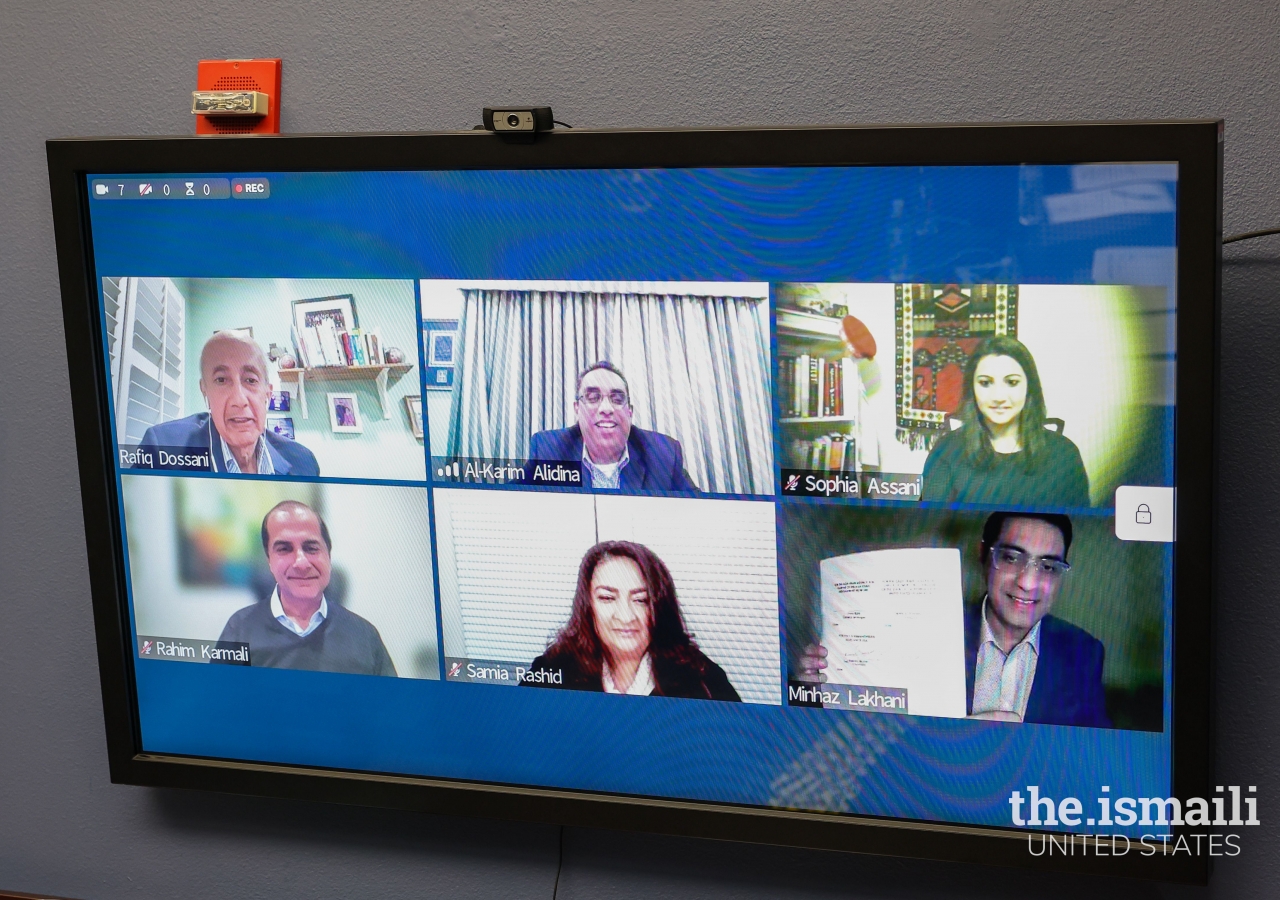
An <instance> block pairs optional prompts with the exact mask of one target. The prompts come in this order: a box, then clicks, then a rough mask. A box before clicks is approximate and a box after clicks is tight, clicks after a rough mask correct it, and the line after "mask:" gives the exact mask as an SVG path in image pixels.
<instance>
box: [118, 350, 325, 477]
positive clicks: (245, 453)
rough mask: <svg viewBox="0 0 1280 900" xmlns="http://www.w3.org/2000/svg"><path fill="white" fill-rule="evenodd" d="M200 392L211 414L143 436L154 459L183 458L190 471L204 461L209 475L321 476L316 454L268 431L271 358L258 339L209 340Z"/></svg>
mask: <svg viewBox="0 0 1280 900" xmlns="http://www.w3.org/2000/svg"><path fill="white" fill-rule="evenodd" d="M200 393H201V394H203V395H204V398H205V402H206V403H208V405H209V411H208V412H203V413H196V414H195V415H192V416H187V417H186V418H183V419H175V420H173V421H172V422H164V423H162V424H160V425H152V426H151V427H150V428H148V429H147V430H146V433H144V434H143V435H142V443H141V444H139V448H140V449H141V450H144V451H146V452H147V453H149V454H151V457H150V458H151V459H152V460H155V461H162V460H163V459H168V458H176V459H180V460H182V463H181V464H180V465H179V466H178V467H179V468H183V469H187V470H192V469H195V468H196V467H197V466H196V464H195V462H194V461H200V462H199V466H198V467H199V468H201V469H204V470H205V471H209V472H218V473H222V474H229V475H294V476H298V475H302V476H316V475H319V474H320V465H319V463H317V462H316V457H315V454H313V453H312V452H311V451H310V450H308V449H307V448H306V447H304V446H302V445H301V444H299V443H297V442H296V441H291V440H289V439H288V438H284V437H281V436H279V435H277V434H273V433H272V432H270V431H268V430H267V403H268V401H269V400H270V399H271V385H270V384H269V383H268V381H267V357H266V354H265V353H263V352H262V348H261V347H259V346H258V345H257V343H256V342H255V341H254V340H253V339H252V338H248V337H245V336H243V335H241V334H238V333H236V332H233V331H219V332H217V333H215V334H214V335H213V337H211V338H209V340H208V341H206V342H205V345H204V349H203V350H201V351H200ZM161 450H164V451H165V453H166V456H165V457H161V456H160V451H161ZM155 468H168V466H166V465H163V464H161V465H156V466H155Z"/></svg>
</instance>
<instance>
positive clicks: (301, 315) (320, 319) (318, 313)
mask: <svg viewBox="0 0 1280 900" xmlns="http://www.w3.org/2000/svg"><path fill="white" fill-rule="evenodd" d="M325 322H332V323H333V327H334V330H335V331H336V332H337V333H338V334H341V333H342V332H344V331H350V330H351V329H353V328H359V327H360V323H359V321H358V320H357V319H356V301H355V298H354V297H352V296H351V295H350V294H342V295H340V296H337V297H320V298H318V299H315V300H294V301H293V327H294V328H296V329H298V334H300V335H302V334H306V330H307V329H308V328H320V327H322V326H323V325H324V323H325Z"/></svg>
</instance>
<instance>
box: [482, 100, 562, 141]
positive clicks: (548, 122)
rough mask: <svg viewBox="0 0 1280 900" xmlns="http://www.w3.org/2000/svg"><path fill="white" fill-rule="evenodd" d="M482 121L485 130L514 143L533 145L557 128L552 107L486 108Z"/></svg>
mask: <svg viewBox="0 0 1280 900" xmlns="http://www.w3.org/2000/svg"><path fill="white" fill-rule="evenodd" d="M482 119H483V122H484V127H485V130H487V131H493V132H496V133H497V134H498V136H499V137H501V138H503V139H505V140H508V141H511V142H513V143H532V142H533V141H534V140H536V139H537V137H538V133H539V132H541V131H550V130H552V129H553V128H554V127H555V121H554V119H553V118H552V115H551V107H550V106H508V107H492V106H486V107H485V108H484V112H483V116H482Z"/></svg>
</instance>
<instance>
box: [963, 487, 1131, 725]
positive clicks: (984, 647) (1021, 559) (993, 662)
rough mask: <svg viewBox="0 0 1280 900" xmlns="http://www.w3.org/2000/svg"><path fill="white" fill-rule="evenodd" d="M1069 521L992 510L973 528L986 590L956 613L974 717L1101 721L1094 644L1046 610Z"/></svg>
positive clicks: (1059, 572) (1063, 560) (1058, 576)
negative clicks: (978, 534) (978, 529)
mask: <svg viewBox="0 0 1280 900" xmlns="http://www.w3.org/2000/svg"><path fill="white" fill-rule="evenodd" d="M1070 549H1071V520H1070V519H1068V518H1067V517H1066V516H1063V515H1056V514H1051V513H1045V514H1041V513H1007V512H998V513H992V515H991V516H990V517H989V518H988V519H987V522H986V525H985V526H984V527H983V529H982V561H983V564H984V565H985V566H986V573H987V593H986V596H985V597H984V598H983V600H982V603H981V604H974V605H971V606H970V607H969V608H968V609H967V610H966V615H965V681H966V682H967V685H966V686H967V689H968V697H969V712H970V715H972V716H973V717H974V718H980V719H994V720H997V721H1004V722H1035V723H1039V724H1043V725H1087V726H1093V727H1097V728H1109V727H1110V726H1111V722H1110V720H1109V719H1108V718H1107V706H1106V697H1105V695H1104V694H1103V690H1102V663H1103V658H1104V656H1105V650H1104V649H1103V646H1102V642H1101V641H1099V640H1098V639H1097V638H1095V637H1094V636H1093V635H1091V634H1089V633H1088V632H1087V631H1085V630H1084V629H1082V628H1078V627H1076V626H1075V625H1072V624H1070V623H1069V622H1066V621H1064V620H1062V619H1059V618H1058V617H1056V616H1053V615H1050V610H1052V609H1053V603H1054V600H1055V599H1056V598H1057V596H1058V591H1059V589H1060V588H1061V586H1062V582H1063V579H1064V578H1066V577H1067V573H1068V572H1069V571H1070V570H1071V564H1070V563H1068V562H1067V552H1068V551H1069V550H1070Z"/></svg>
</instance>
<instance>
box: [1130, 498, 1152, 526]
mask: <svg viewBox="0 0 1280 900" xmlns="http://www.w3.org/2000/svg"><path fill="white" fill-rule="evenodd" d="M1133 518H1134V520H1135V521H1137V523H1138V524H1139V525H1150V524H1151V507H1150V506H1147V504H1145V503H1139V504H1138V511H1137V512H1136V513H1134V515H1133Z"/></svg>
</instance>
